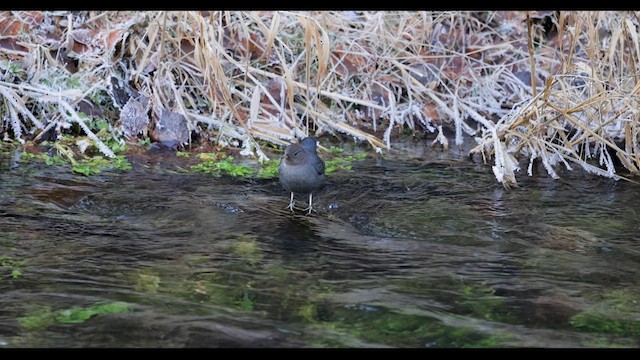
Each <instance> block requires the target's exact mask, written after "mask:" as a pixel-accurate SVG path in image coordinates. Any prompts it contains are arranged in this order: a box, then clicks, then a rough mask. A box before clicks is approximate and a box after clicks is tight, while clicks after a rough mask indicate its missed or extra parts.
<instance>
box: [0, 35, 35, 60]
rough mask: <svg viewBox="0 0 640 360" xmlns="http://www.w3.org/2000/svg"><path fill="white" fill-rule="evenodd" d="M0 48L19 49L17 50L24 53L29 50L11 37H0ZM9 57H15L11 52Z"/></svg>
mask: <svg viewBox="0 0 640 360" xmlns="http://www.w3.org/2000/svg"><path fill="white" fill-rule="evenodd" d="M0 49H4V50H9V51H19V52H23V53H25V55H26V53H28V52H29V49H27V48H26V47H24V46H22V45H18V43H17V40H16V39H12V38H4V39H0ZM11 57H12V58H16V56H15V55H13V54H11Z"/></svg>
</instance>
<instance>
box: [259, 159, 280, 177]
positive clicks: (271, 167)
mask: <svg viewBox="0 0 640 360" xmlns="http://www.w3.org/2000/svg"><path fill="white" fill-rule="evenodd" d="M279 165H280V159H271V160H269V161H264V162H262V163H261V164H260V171H259V172H258V177H259V178H261V179H272V178H275V177H278V166H279Z"/></svg>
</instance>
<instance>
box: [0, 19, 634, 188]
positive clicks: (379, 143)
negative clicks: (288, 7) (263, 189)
mask: <svg viewBox="0 0 640 360" xmlns="http://www.w3.org/2000/svg"><path fill="white" fill-rule="evenodd" d="M545 21H546V22H547V23H546V27H543V25H544V22H545ZM555 30H557V35H556V36H550V34H549V31H555ZM0 35H1V36H2V37H1V38H0V71H1V72H0V74H2V78H1V79H0V99H1V100H2V102H1V103H0V113H1V114H2V118H1V119H0V121H1V125H2V128H3V130H4V133H5V140H12V139H13V140H17V141H20V142H22V141H24V139H25V138H27V139H30V138H36V139H38V138H40V137H42V135H43V134H45V133H47V132H49V131H52V130H55V131H56V133H57V134H58V135H60V134H63V133H64V132H65V131H66V129H69V128H71V127H72V126H73V125H74V124H77V125H78V127H79V128H80V129H81V131H82V132H83V133H85V134H86V135H87V136H88V137H89V138H90V139H91V140H92V141H93V142H94V143H95V145H96V146H97V147H98V148H99V149H100V151H101V152H103V153H104V154H105V155H107V156H113V153H112V152H111V150H110V149H109V148H108V147H107V146H105V145H104V144H103V143H102V142H101V140H100V139H99V138H98V137H96V135H95V134H94V130H92V128H91V126H90V119H88V118H86V117H84V116H81V115H80V110H79V108H80V105H81V103H82V102H89V103H91V106H93V107H103V108H110V109H112V112H107V115H112V118H109V121H110V123H111V124H112V125H113V128H112V131H113V133H114V136H117V137H125V134H124V133H123V130H122V124H120V122H119V121H118V119H117V117H118V116H119V113H120V111H121V110H122V108H123V107H124V105H125V103H126V102H127V100H128V99H129V98H137V97H140V96H143V97H145V98H147V99H149V100H150V101H149V107H148V111H149V117H150V119H151V120H152V121H151V122H152V123H153V122H154V120H155V119H158V117H159V115H160V113H161V112H162V110H163V109H168V110H171V111H173V112H177V113H179V114H182V115H183V116H184V117H185V118H186V120H187V123H188V128H189V129H190V130H192V134H197V135H199V137H200V139H201V141H205V142H211V143H215V144H217V145H220V146H222V147H232V146H233V147H241V148H242V154H244V155H257V156H259V157H261V158H265V157H266V155H265V154H264V153H263V151H262V149H261V147H260V144H261V143H262V144H264V142H260V141H257V140H263V141H267V142H269V143H273V144H277V145H285V144H287V143H289V142H291V141H294V140H295V139H299V138H302V137H304V136H306V135H307V134H310V133H312V134H315V135H316V136H322V135H325V134H338V133H340V134H346V135H348V136H350V137H353V139H354V140H357V141H366V142H367V143H368V144H370V145H371V146H372V147H373V148H374V149H376V150H377V151H383V150H390V149H391V148H392V145H393V141H394V139H395V136H396V135H397V134H399V133H401V132H403V131H410V132H413V133H415V134H421V133H423V132H426V133H428V134H432V137H433V139H434V140H433V141H434V144H435V143H440V144H441V145H442V146H444V147H445V148H447V147H448V146H449V141H451V140H452V141H453V142H454V143H455V144H457V145H460V144H462V143H463V142H464V141H474V140H475V141H476V142H477V146H476V147H475V148H474V149H473V150H472V153H473V154H476V153H477V154H481V156H482V157H483V158H484V159H485V160H486V161H487V162H492V163H493V169H494V173H495V175H496V178H497V179H498V181H500V182H501V183H503V184H504V185H505V186H510V185H516V184H517V182H516V176H515V174H516V172H517V171H518V170H519V169H520V166H521V164H522V163H525V164H526V162H527V161H528V162H529V163H530V164H533V162H534V161H541V162H542V163H543V164H544V166H545V168H546V169H547V171H548V173H549V174H550V176H552V177H557V174H556V171H555V169H557V167H558V166H565V167H566V168H567V169H572V168H573V167H576V166H578V167H581V168H583V169H584V170H586V171H588V172H591V173H595V174H598V175H602V176H607V177H611V178H616V179H619V178H622V177H621V176H620V175H618V174H617V173H616V161H617V162H619V163H620V164H621V165H622V166H623V167H624V168H625V169H626V170H627V171H628V173H629V174H633V175H635V174H637V173H638V169H640V157H639V154H638V152H639V148H638V131H639V125H638V124H639V121H638V110H637V108H638V106H637V96H638V92H639V91H640V82H638V79H639V77H638V73H637V70H636V69H637V66H638V61H639V59H640V44H639V43H638V19H637V16H636V14H634V13H631V12H566V13H565V12H561V13H559V14H556V13H537V12H534V13H531V14H527V13H526V12H479V13H473V12H353V11H343V12H287V11H280V12H271V11H270V12H264V11H248V12H76V13H71V12H3V13H0ZM76 63H77V64H76ZM527 82H528V83H530V84H532V85H533V86H530V85H527V84H526V83H527ZM89 99H90V101H89ZM85 105H86V104H85ZM445 129H451V130H453V133H454V136H453V139H448V138H447V136H445V134H444V130H445ZM144 134H146V131H145V132H144ZM144 134H143V135H142V136H146V135H144ZM127 135H130V134H127ZM615 159H617V160H615ZM614 160H615V161H614ZM620 169H621V168H620V167H619V166H618V170H620ZM528 172H529V174H530V173H531V165H529V168H528Z"/></svg>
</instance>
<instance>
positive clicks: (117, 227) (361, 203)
mask: <svg viewBox="0 0 640 360" xmlns="http://www.w3.org/2000/svg"><path fill="white" fill-rule="evenodd" d="M321 155H322V154H321ZM15 156H16V155H15V154H8V153H2V155H1V157H0V160H1V161H2V162H1V164H0V229H2V231H1V232H0V265H2V266H0V276H1V278H0V279H1V280H0V294H1V295H0V347H421V348H422V347H455V348H458V347H637V346H639V345H640V341H639V340H638V339H639V338H640V337H639V336H640V303H639V302H638V300H637V299H638V298H639V296H638V295H639V293H640V287H639V286H638V283H639V280H640V274H639V271H640V270H639V269H640V245H639V243H638V238H639V236H638V235H637V234H638V230H639V229H638V228H639V225H638V224H639V223H638V214H637V210H636V209H637V204H639V203H640V186H639V185H635V184H632V183H628V182H624V181H618V182H616V181H613V180H609V179H603V178H598V177H594V176H589V175H585V174H582V173H581V172H579V171H578V172H571V173H561V176H562V180H552V179H550V178H549V177H548V176H547V174H546V173H545V172H544V169H542V168H537V169H534V170H535V171H534V176H532V177H527V176H526V175H523V174H521V176H520V177H519V185H520V186H519V187H518V188H514V189H511V190H507V189H505V188H504V187H503V186H502V185H500V184H499V183H498V182H496V180H495V178H494V176H493V174H492V171H491V167H490V166H488V165H484V164H481V163H479V162H478V161H477V160H475V161H474V159H470V158H469V157H468V156H467V152H466V151H462V150H452V151H448V152H441V151H437V150H434V149H431V148H430V147H425V146H424V145H420V144H418V145H415V144H414V145H412V146H407V147H399V148H397V149H395V150H394V154H390V155H386V156H385V157H384V158H377V159H376V158H373V157H369V158H367V159H364V160H362V161H358V162H356V163H354V166H353V169H354V171H353V172H347V171H342V172H336V173H332V174H330V175H329V177H328V183H327V185H326V186H325V188H324V189H323V190H322V191H321V192H320V193H319V194H317V195H316V196H315V197H314V200H315V204H316V207H317V209H318V212H317V213H314V214H313V215H312V216H306V215H305V213H304V212H303V211H302V210H300V211H299V212H297V213H295V214H292V213H290V212H289V210H288V209H286V206H287V205H288V201H289V198H288V194H287V193H286V192H285V191H284V190H282V189H281V188H280V186H279V185H278V183H277V181H276V180H275V179H268V180H256V179H237V178H231V177H221V178H215V177H212V176H209V175H203V174H196V173H184V172H180V171H175V168H174V169H172V167H171V166H163V164H162V163H156V162H153V161H138V162H134V169H133V170H132V171H130V172H127V173H103V174H100V175H97V176H92V177H84V176H82V175H78V174H73V173H71V172H70V171H69V170H68V169H65V168H56V167H47V166H45V165H43V164H25V163H19V162H16V161H15ZM166 156H173V155H166ZM305 201H306V199H304V198H300V199H297V205H298V207H300V208H301V209H302V208H303V207H305V206H306V203H305Z"/></svg>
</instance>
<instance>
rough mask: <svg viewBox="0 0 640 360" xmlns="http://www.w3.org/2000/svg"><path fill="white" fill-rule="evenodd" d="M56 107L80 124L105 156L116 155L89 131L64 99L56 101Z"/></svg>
mask: <svg viewBox="0 0 640 360" xmlns="http://www.w3.org/2000/svg"><path fill="white" fill-rule="evenodd" d="M58 109H59V110H60V113H61V114H63V115H66V116H67V118H68V119H70V120H71V121H74V122H76V123H78V125H80V127H81V128H82V130H83V131H84V133H85V134H87V136H88V137H89V139H91V140H93V142H94V144H96V146H97V147H98V149H100V151H101V152H102V153H103V154H104V155H105V156H107V157H110V158H114V157H116V154H114V153H113V151H111V149H109V147H108V146H107V145H105V144H104V143H103V142H102V140H100V139H98V137H97V136H96V134H94V133H93V132H92V131H91V129H89V127H88V126H87V124H85V123H84V121H83V120H82V119H80V117H79V116H78V113H76V112H75V110H73V108H71V106H69V104H67V103H66V102H65V101H62V100H59V101H58Z"/></svg>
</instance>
